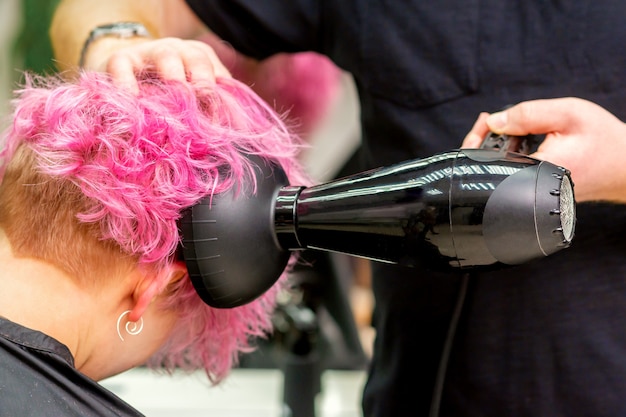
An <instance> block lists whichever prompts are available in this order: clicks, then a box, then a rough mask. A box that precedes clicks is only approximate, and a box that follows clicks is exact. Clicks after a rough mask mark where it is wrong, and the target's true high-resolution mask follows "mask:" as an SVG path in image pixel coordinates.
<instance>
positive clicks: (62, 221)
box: [0, 73, 302, 381]
mask: <svg viewBox="0 0 626 417" xmlns="http://www.w3.org/2000/svg"><path fill="white" fill-rule="evenodd" d="M296 152H297V144H296V141H295V139H294V138H293V137H292V135H291V134H290V133H289V131H288V130H287V129H286V128H285V126H284V125H283V123H282V122H281V119H280V118H279V116H277V115H276V114H275V113H273V111H272V110H271V109H270V108H268V107H267V106H266V105H265V104H264V102H263V101H261V100H260V99H259V98H257V97H256V96H255V95H254V94H253V93H252V92H251V91H250V90H249V89H248V88H247V87H245V86H244V85H242V84H240V83H238V82H236V81H233V80H227V79H218V81H217V83H216V84H214V85H210V86H207V85H204V86H203V85H195V86H193V85H189V84H182V83H175V82H167V83H165V82H162V81H156V80H154V79H146V80H145V81H143V82H142V83H141V84H140V88H139V92H138V93H134V92H130V91H127V90H126V89H124V88H119V87H116V86H115V85H114V84H113V83H112V82H111V81H110V79H109V78H108V77H107V76H106V75H102V74H96V73H84V74H82V75H81V77H80V78H79V79H77V80H75V81H73V82H71V83H68V82H64V81H61V80H60V79H57V78H42V79H33V78H32V77H31V79H29V80H28V81H27V82H26V84H25V87H24V88H23V89H22V90H20V91H18V93H17V96H16V99H15V101H14V112H13V114H12V124H11V126H10V128H9V129H8V130H7V131H6V133H5V134H4V135H3V136H2V150H1V151H0V175H2V177H1V183H0V232H1V233H0V241H2V244H3V245H4V246H6V247H8V248H9V250H8V251H7V250H5V251H3V252H2V256H3V257H5V258H6V259H10V260H11V263H10V264H11V265H19V267H14V268H13V267H12V268H10V269H11V276H10V277H9V276H8V275H9V274H8V271H7V274H4V275H3V274H0V282H3V281H8V280H12V281H11V282H12V283H13V284H14V286H15V287H17V286H18V285H19V284H18V283H17V280H18V279H19V277H16V275H19V274H20V271H25V272H24V275H26V274H27V273H28V274H29V278H24V277H23V280H24V281H22V282H27V281H28V282H30V281H29V280H32V279H33V278H30V276H31V275H32V274H31V272H32V271H38V272H41V271H46V272H45V275H46V276H40V277H38V278H37V279H39V280H40V281H38V283H40V284H41V287H39V286H37V291H34V292H33V295H32V296H33V297H38V298H37V299H36V300H35V299H33V300H28V301H34V302H39V303H41V300H42V299H44V300H47V299H49V300H50V303H51V306H55V307H54V308H59V307H58V305H61V306H64V307H61V308H59V310H63V309H66V310H67V314H64V313H63V311H59V317H72V313H75V312H82V313H84V314H85V315H84V316H83V317H84V321H83V322H79V323H64V324H65V325H67V326H69V327H70V328H75V329H76V332H75V333H76V334H73V335H72V334H71V333H70V337H66V336H67V335H68V329H67V328H65V329H62V330H61V329H59V330H58V334H59V336H58V338H59V339H60V340H61V339H63V338H64V337H66V338H67V341H66V340H61V341H62V342H65V343H66V344H67V345H68V347H70V350H72V353H74V355H75V356H77V355H78V356H83V357H81V358H76V363H77V367H78V368H79V370H83V371H84V372H85V373H87V374H88V375H90V376H92V377H94V378H96V379H98V378H102V377H105V376H108V375H111V374H114V373H117V372H120V371H122V370H125V369H127V368H130V367H132V366H134V365H137V364H140V363H142V362H145V361H146V360H147V359H148V358H149V363H150V364H152V365H155V366H158V367H165V369H172V368H174V367H180V368H184V369H198V368H204V369H205V370H206V371H207V373H208V375H209V377H210V378H211V379H212V380H214V381H218V380H219V379H220V378H222V377H223V376H224V375H225V374H226V373H227V372H228V370H229V369H230V368H231V367H232V365H233V363H234V362H235V361H236V358H237V356H238V355H239V353H240V352H245V351H248V350H250V349H251V348H252V347H251V344H250V340H251V338H252V337H254V336H260V335H263V334H265V333H266V332H267V331H268V330H269V329H270V314H271V311H272V309H273V306H274V298H275V295H276V291H277V287H276V286H275V287H274V288H272V289H270V291H268V292H267V293H266V294H264V295H263V296H262V297H260V298H259V299H257V300H256V301H254V302H252V303H250V304H248V305H245V306H242V307H238V308H234V309H230V310H221V309H220V310H217V309H213V308H211V307H209V306H207V305H205V304H204V303H203V302H202V301H201V300H200V298H199V297H198V296H197V295H196V293H195V290H194V288H193V286H192V284H191V282H190V281H189V279H187V271H186V267H185V265H184V263H183V262H181V261H180V260H179V257H178V256H177V247H178V245H179V243H180V240H181V236H180V234H179V229H178V227H177V221H178V219H179V218H180V216H181V213H182V211H183V210H184V209H186V208H188V207H190V206H192V205H194V204H195V203H196V202H197V201H198V200H200V199H202V198H203V197H205V196H207V195H214V194H219V193H222V192H224V191H227V190H229V189H231V188H233V187H235V188H239V187H241V186H243V184H245V183H249V182H250V181H246V179H247V178H248V177H249V176H253V175H255V170H254V169H253V167H251V166H250V162H249V160H248V159H247V158H245V157H244V156H243V155H244V154H256V155H259V156H261V157H263V158H266V159H269V160H273V161H276V162H278V163H280V164H281V165H282V167H283V168H284V169H285V171H286V173H287V175H288V176H290V177H291V179H292V180H295V181H301V180H302V178H301V172H300V171H299V168H298V167H297V164H296V163H295V160H296V159H295V154H296ZM7 253H8V254H9V255H7ZM7 262H8V261H7ZM25 265H26V266H25ZM46 268H49V271H52V272H53V273H50V274H48V269H46ZM38 275H44V274H38ZM52 280H58V281H59V282H50V281H52ZM3 285H4V284H3ZM39 289H46V291H48V294H47V298H46V297H42V294H40V293H41V292H42V291H43V290H42V291H39ZM61 291H65V292H64V293H61ZM79 294H83V295H84V299H82V300H81V299H79V298H80V297H81V296H80V295H79ZM64 296H66V297H67V300H66V302H65V303H64V304H63V303H61V304H59V302H58V299H62V298H63V297H64ZM53 300H57V301H56V304H55V301H53ZM11 306H12V307H11V310H10V311H9V312H8V313H7V312H4V313H3V312H2V311H0V315H5V316H7V317H8V318H9V319H11V318H12V317H16V318H18V319H19V318H20V317H24V321H25V322H26V324H32V325H33V327H37V326H38V324H37V319H35V318H33V317H38V318H39V319H40V317H39V316H37V315H34V314H32V312H26V311H24V312H20V311H19V305H17V303H12V304H11ZM7 308H9V307H7ZM27 308H28V309H33V308H37V306H33V305H32V304H28V303H26V304H24V309H27ZM42 308H44V310H45V309H46V306H42ZM96 311H97V313H96ZM22 313H23V314H22ZM127 323H128V324H129V326H128V330H132V328H133V326H134V325H135V324H136V325H139V324H141V323H143V324H144V328H143V331H142V333H140V334H138V335H136V336H133V335H131V334H129V332H128V331H127V328H126V324H127ZM89 326H91V328H90V327H89ZM40 327H41V328H40V329H39V330H42V331H44V330H48V329H50V328H51V327H52V328H53V330H52V331H51V332H53V333H54V331H56V330H57V329H56V326H51V325H49V324H43V323H42V324H41V326H40ZM52 336H56V334H54V335H52ZM89 338H91V342H89ZM122 339H124V340H122ZM103 344H104V345H103ZM91 345H93V346H98V349H99V350H100V351H98V352H89V346H91ZM81 349H83V350H82V351H81ZM94 350H95V349H94ZM87 353H89V355H87ZM122 353H123V354H122Z"/></svg>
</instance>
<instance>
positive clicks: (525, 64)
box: [188, 0, 626, 417]
mask: <svg viewBox="0 0 626 417" xmlns="http://www.w3.org/2000/svg"><path fill="white" fill-rule="evenodd" d="M188 3H189V4H190V6H191V7H192V8H193V9H194V10H195V11H196V12H197V13H198V15H199V16H200V17H201V18H202V19H203V20H204V21H205V22H206V24H207V26H209V27H210V28H211V29H212V30H214V31H215V32H216V33H217V34H218V35H219V36H221V37H222V38H224V39H225V40H226V41H228V42H230V43H231V44H232V45H233V46H234V47H235V48H236V49H238V50H240V51H241V52H243V53H245V54H248V55H250V56H253V57H256V58H263V57H266V56H269V55H271V54H274V53H277V52H296V51H307V50H312V51H317V52H320V53H322V54H325V55H327V56H329V57H330V58H331V59H332V60H333V61H334V62H335V63H337V64H338V65H339V66H340V67H342V68H343V69H345V70H347V71H349V72H351V73H352V74H353V75H354V78H355V81H356V85H357V88H358V91H359V96H360V104H361V119H362V126H363V141H364V145H363V150H362V151H363V155H362V156H363V166H362V168H370V167H374V166H380V165H386V164H389V163H393V162H397V161H400V160H403V159H408V158H415V157H424V156H428V155H432V154H434V153H436V152H440V151H444V150H448V149H453V148H456V147H458V146H459V145H460V143H461V140H462V138H463V137H464V136H465V134H466V133H467V132H468V131H469V130H470V128H471V126H472V124H473V122H474V120H475V119H476V117H477V116H478V113H479V112H481V111H490V112H491V111H495V110H498V109H500V108H502V107H504V106H506V105H509V104H514V103H516V102H519V101H523V100H528V99H534V98H550V97H562V96H578V97H582V98H586V99H589V100H592V101H594V102H596V103H598V104H600V105H602V106H603V107H605V108H607V109H608V110H610V111H612V112H613V113H615V114H616V115H617V116H618V117H619V118H621V119H622V120H626V76H625V75H624V74H626V71H625V70H626V54H624V52H623V41H624V39H626V25H624V21H626V3H625V2H623V1H620V0H581V1H576V2H562V1H554V0H527V1H502V0H439V1H420V0H405V1H395V2H392V1H374V0H340V1H315V0H263V1H258V0H222V1H219V0H188ZM597 140H598V142H599V146H602V138H601V137H599V138H598V139H597ZM615 151H616V152H620V151H622V150H620V149H616V150H615ZM607 175H610V173H607ZM577 217H578V223H577V228H576V238H575V239H574V243H573V245H572V247H571V248H569V249H567V250H563V251H561V252H559V253H557V254H555V255H552V256H550V257H547V258H545V259H543V260H541V261H538V262H531V263H529V264H525V265H522V266H519V267H515V268H510V269H505V270H501V271H496V272H491V273H483V274H475V275H474V276H472V277H471V279H470V285H469V289H468V294H467V299H466V302H465V306H464V309H463V312H462V315H461V319H460V322H459V325H458V330H457V332H456V336H455V338H454V345H453V348H452V352H451V356H450V361H449V364H448V369H447V373H446V379H445V385H444V389H443V395H442V407H441V416H457V417H458V416H461V417H462V416H485V415H490V416H491V415H493V416H504V415H506V416H512V417H514V416H539V415H550V416H552V415H564V416H570V417H571V416H590V415H593V416H618V415H620V416H621V415H626V401H624V398H626V331H624V328H625V326H626V279H624V277H626V239H625V238H624V236H626V207H624V206H622V205H610V204H579V206H578V214H577ZM374 272H375V276H374V283H373V285H374V291H375V295H376V312H375V326H376V329H377V339H376V342H375V347H374V361H373V364H372V368H371V372H370V378H369V380H368V383H367V386H366V389H365V393H364V411H365V415H366V416H368V417H369V416H374V415H375V416H394V417H397V416H415V415H427V414H428V410H429V407H430V402H431V397H432V395H433V389H434V386H435V379H436V375H437V369H438V365H439V360H440V356H441V353H442V347H443V344H444V340H445V338H446V334H447V331H448V325H449V321H450V317H451V315H452V311H453V309H454V306H455V303H456V297H457V292H458V286H459V282H460V280H459V277H458V276H455V275H453V274H446V275H444V274H436V273H432V272H429V271H424V270H415V269H405V268H399V267H392V266H388V265H381V264H376V265H374Z"/></svg>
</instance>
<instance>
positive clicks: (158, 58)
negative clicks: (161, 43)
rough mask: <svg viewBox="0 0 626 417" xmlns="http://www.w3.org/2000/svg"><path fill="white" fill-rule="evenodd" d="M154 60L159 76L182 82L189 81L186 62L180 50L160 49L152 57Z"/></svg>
mask: <svg viewBox="0 0 626 417" xmlns="http://www.w3.org/2000/svg"><path fill="white" fill-rule="evenodd" d="M152 62H153V65H154V68H155V70H156V73H157V74H158V76H159V78H161V79H163V80H174V81H180V82H186V81H187V73H186V71H185V63H184V61H183V58H182V57H181V55H180V54H179V53H178V51H176V50H173V49H170V48H165V49H163V50H160V51H158V53H156V54H155V55H154V56H153V57H152Z"/></svg>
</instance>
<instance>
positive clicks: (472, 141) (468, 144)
mask: <svg viewBox="0 0 626 417" xmlns="http://www.w3.org/2000/svg"><path fill="white" fill-rule="evenodd" d="M488 116H489V113H484V112H483V113H480V114H479V115H478V118H477V119H476V122H474V126H472V129H471V130H470V131H469V133H468V134H467V136H465V139H463V144H462V145H461V147H462V148H478V147H479V146H480V144H481V143H482V142H483V139H484V138H485V136H486V135H487V133H489V126H487V123H486V120H487V117H488Z"/></svg>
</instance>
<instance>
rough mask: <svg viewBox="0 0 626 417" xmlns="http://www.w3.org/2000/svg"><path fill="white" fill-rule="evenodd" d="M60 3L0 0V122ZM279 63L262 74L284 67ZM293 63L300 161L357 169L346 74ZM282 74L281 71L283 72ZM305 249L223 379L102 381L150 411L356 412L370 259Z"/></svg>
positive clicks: (324, 415) (367, 341)
mask: <svg viewBox="0 0 626 417" xmlns="http://www.w3.org/2000/svg"><path fill="white" fill-rule="evenodd" d="M57 4H58V0H0V116H1V117H2V127H4V126H5V125H6V123H8V118H7V116H8V112H9V101H10V98H11V95H12V91H13V90H14V89H15V88H16V87H17V86H18V85H19V82H20V80H21V77H22V74H23V72H24V71H32V72H35V73H39V74H46V73H54V72H55V68H54V64H53V60H52V51H51V47H50V43H49V38H48V34H47V31H48V27H49V24H50V19H51V16H52V13H53V11H54V9H55V7H56V5H57ZM311 60H312V61H311ZM278 61H279V62H278V63H277V62H273V63H272V64H271V65H272V67H271V71H268V72H271V73H272V74H275V73H276V71H274V69H275V68H276V67H277V66H281V65H283V68H284V64H281V61H280V60H278ZM316 61H317V62H321V63H322V64H324V65H322V66H321V67H323V68H325V69H326V70H327V72H326V74H325V75H324V76H323V77H322V75H323V74H320V73H319V70H316V71H317V72H313V70H312V62H316ZM282 62H296V61H295V60H290V58H286V59H283V60H282ZM297 62H298V65H291V64H290V67H289V71H291V72H292V74H291V75H293V72H294V71H299V72H300V74H297V75H298V76H302V77H303V78H301V80H302V79H303V80H305V82H300V83H298V84H297V85H298V86H299V88H300V90H295V91H291V92H290V93H291V94H294V95H293V96H292V97H291V98H290V100H293V103H296V102H297V101H298V100H300V101H299V102H298V103H297V104H292V105H291V107H290V108H291V109H293V110H294V111H293V112H292V113H296V114H295V116H296V117H302V118H303V120H304V119H305V118H306V117H307V114H309V115H311V114H314V116H312V117H309V118H306V126H305V127H306V131H305V132H303V134H304V135H305V136H306V138H307V140H308V141H309V142H310V143H311V145H312V146H311V147H310V149H308V150H307V151H305V152H304V153H303V154H302V161H303V163H304V164H305V166H306V167H307V170H308V171H309V173H310V175H311V176H312V178H313V179H314V180H315V181H316V182H325V181H327V180H330V179H332V178H335V177H338V176H343V175H345V174H349V173H351V172H354V171H355V169H354V155H355V153H356V152H357V151H358V147H359V143H360V132H359V127H358V104H357V98H356V91H355V88H354V84H353V82H352V79H351V78H350V76H349V75H347V74H345V73H343V72H341V71H339V70H338V69H336V68H335V69H333V68H330V67H329V63H328V62H323V60H321V57H311V56H307V57H306V58H303V57H299V59H298V60H297ZM268 67H269V65H268ZM315 67H316V68H321V67H319V66H315ZM294 68H295V69H294ZM298 68H300V69H298ZM289 71H284V73H285V76H287V75H288V73H289ZM261 72H262V71H261ZM278 73H282V71H278ZM335 74H336V76H335ZM258 80H259V79H258V78H257V80H256V82H257V83H259V81H258ZM307 80H308V81H307ZM284 81H285V80H280V79H278V80H277V79H273V80H270V81H268V83H269V84H271V85H270V87H271V88H269V89H265V90H264V91H263V92H262V94H261V95H262V96H264V98H266V99H268V101H269V100H270V99H271V100H273V97H272V92H274V94H282V92H280V91H282V90H281V89H277V88H276V87H275V86H276V85H278V84H279V85H284V84H285V82H284ZM307 82H308V83H309V84H311V85H312V87H313V88H312V91H316V90H319V83H324V84H325V86H326V87H327V88H326V90H325V91H327V92H328V93H329V94H326V95H325V96H324V98H323V99H320V98H319V97H317V98H311V97H305V93H306V92H305V90H304V89H302V87H301V86H302V85H306V84H307ZM260 84H262V83H260ZM291 85H294V83H291ZM291 90H294V89H293V88H291ZM277 91H279V92H277ZM293 97H295V98H293ZM289 103H290V102H289V101H287V102H286V104H285V102H283V106H287V107H289V106H290V104H289ZM302 103H304V104H303V105H302ZM297 105H302V106H304V110H302V108H296V106H297ZM307 106H308V107H307ZM279 110H283V109H279ZM304 256H305V259H307V260H308V261H309V262H310V264H311V265H314V267H303V268H300V269H298V270H296V271H295V272H294V274H293V277H292V281H293V283H294V285H293V286H294V289H293V291H291V292H289V293H287V294H285V295H284V296H283V297H281V302H280V305H279V308H278V311H277V313H276V315H275V320H274V322H275V328H276V331H275V333H274V335H272V336H271V337H270V338H269V339H268V340H266V341H262V342H260V346H259V349H258V350H257V352H255V353H253V354H251V355H247V356H245V357H242V358H241V365H240V367H239V368H237V369H235V370H234V371H233V373H232V375H231V376H230V377H229V378H228V379H227V380H226V381H225V382H224V383H222V384H221V385H220V386H218V387H210V386H209V384H208V382H207V380H206V378H205V376H204V375H203V374H198V375H191V376H190V375H182V374H181V375H179V374H175V375H172V376H165V375H157V374H155V373H154V372H151V371H148V370H146V369H143V368H139V369H136V370H132V371H129V372H126V373H124V374H122V375H118V376H116V377H113V378H110V379H108V380H105V381H103V382H102V383H103V385H105V386H106V387H107V388H109V389H111V390H112V391H114V392H115V393H117V394H118V395H119V396H121V397H122V398H123V399H125V400H126V401H127V402H129V403H130V404H132V405H133V406H135V407H136V408H138V409H139V410H140V411H141V412H143V413H144V414H146V415H147V416H148V417H150V416H152V417H157V416H171V415H177V416H179V417H191V416H205V415H211V416H214V417H231V416H237V417H312V416H313V415H315V416H316V417H359V416H361V412H360V400H361V390H362V388H363V384H364V383H365V376H366V369H367V364H368V361H369V357H370V355H371V346H372V343H373V338H374V332H373V330H372V328H371V327H370V320H371V313H372V309H373V299H372V295H371V292H370V288H369V287H370V285H369V263H368V261H365V260H360V259H356V258H350V257H346V256H343V255H338V254H332V255H327V254H317V253H308V252H307V253H305V255H304ZM286 404H287V405H286Z"/></svg>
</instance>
